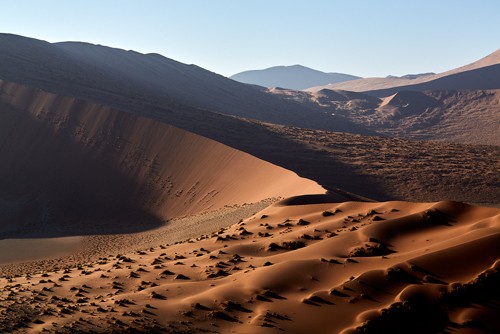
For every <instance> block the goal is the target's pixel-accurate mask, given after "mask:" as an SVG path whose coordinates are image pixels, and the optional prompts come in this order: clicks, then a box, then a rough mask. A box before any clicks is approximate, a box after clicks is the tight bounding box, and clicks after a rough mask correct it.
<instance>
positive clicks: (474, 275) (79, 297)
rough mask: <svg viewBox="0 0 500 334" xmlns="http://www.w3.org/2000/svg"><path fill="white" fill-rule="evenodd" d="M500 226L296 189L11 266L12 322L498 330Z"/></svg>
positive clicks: (1, 304) (454, 210)
mask: <svg viewBox="0 0 500 334" xmlns="http://www.w3.org/2000/svg"><path fill="white" fill-rule="evenodd" d="M315 202H318V203H319V204H315ZM303 203H308V204H303ZM499 224H500V210H499V209H495V208H484V207H482V208H481V207H475V206H470V205H466V204H462V203H457V202H449V201H448V202H446V201H445V202H437V203H408V202H385V203H361V202H344V203H328V202H326V203H325V201H324V200H323V199H322V198H321V196H316V197H312V198H310V197H309V198H308V197H307V196H306V197H304V196H302V197H295V198H290V199H287V200H284V201H282V202H278V203H275V204H273V205H271V206H269V207H267V208H266V209H264V210H262V211H260V212H258V213H257V214H255V215H253V216H251V217H249V218H247V219H244V220H242V221H240V222H239V223H236V224H233V225H231V226H229V227H226V228H221V229H219V230H218V231H214V232H212V233H206V234H203V235H201V236H199V237H197V238H190V239H188V240H184V241H182V242H180V243H178V242H177V243H172V244H162V243H161V241H160V240H157V241H158V242H159V243H158V244H156V245H153V244H152V245H151V246H150V247H149V248H147V249H143V250H139V251H135V252H123V253H120V254H113V255H109V256H104V257H101V258H100V259H98V260H96V261H90V262H87V263H85V264H80V265H78V266H67V267H60V268H58V270H51V269H47V270H44V271H43V272H41V271H40V272H36V273H32V274H25V275H21V276H8V277H3V278H1V279H0V286H1V293H0V315H1V316H0V319H1V322H0V330H2V331H5V332H9V331H17V330H19V331H21V332H27V333H36V332H41V331H44V332H58V333H71V332H75V331H83V332H90V331H94V332H103V331H105V332H111V331H114V332H134V331H145V332H163V331H164V332H171V333H192V332H197V333H198V332H200V333H201V332H210V333H229V332H237V333H275V332H276V333H278V332H282V331H286V332H287V333H304V332H314V333H338V332H342V333H354V332H366V333H424V332H426V333H431V332H440V331H444V330H446V331H447V332H449V333H492V332H498V330H500V323H499V322H498V317H497V316H496V314H497V312H496V310H497V309H496V308H497V307H498V306H496V304H495V302H496V301H498V299H497V298H498V277H499V263H498V259H499V256H500V248H499V247H498V245H499V242H500V233H499V232H500V230H499V226H500V225H499ZM422 319H425V321H422Z"/></svg>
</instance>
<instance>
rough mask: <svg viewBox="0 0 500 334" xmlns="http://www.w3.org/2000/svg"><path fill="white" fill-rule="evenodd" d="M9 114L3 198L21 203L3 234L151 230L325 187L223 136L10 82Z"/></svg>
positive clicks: (0, 137)
mask: <svg viewBox="0 0 500 334" xmlns="http://www.w3.org/2000/svg"><path fill="white" fill-rule="evenodd" d="M0 118H1V121H0V142H1V143H2V146H1V147H0V155H1V156H2V159H1V160H0V175H1V179H0V183H1V184H0V185H1V187H0V189H1V191H0V200H1V202H0V203H2V207H3V206H5V205H6V203H13V204H12V207H13V210H11V212H10V214H9V215H3V216H2V218H3V219H2V223H1V225H0V226H1V232H6V231H9V230H16V229H20V228H22V227H25V228H26V230H25V231H24V235H25V234H26V233H28V234H29V233H33V231H34V229H41V231H39V232H42V233H43V231H46V230H47V229H48V230H50V229H52V230H53V231H52V232H53V233H62V234H65V233H74V232H76V231H79V233H86V232H85V231H87V232H88V231H92V230H93V229H94V227H95V226H97V225H98V224H97V223H94V224H90V225H91V226H89V224H88V223H87V221H89V220H94V221H95V220H98V221H100V224H104V226H103V228H104V229H105V228H114V229H115V230H116V231H119V230H121V229H122V228H124V227H125V226H124V225H125V223H126V222H128V223H130V224H131V225H134V226H133V227H135V228H137V229H142V228H143V226H141V224H144V227H145V226H147V225H148V224H147V223H151V222H154V221H158V220H164V219H168V218H173V217H176V216H179V215H187V214H194V213H199V212H203V211H205V210H209V209H217V208H221V207H224V206H225V205H233V204H243V203H251V202H258V201H260V200H262V199H265V198H270V197H280V196H289V195H292V194H299V193H302V192H312V193H316V192H319V193H321V192H324V190H323V189H322V188H321V187H320V186H318V185H317V184H316V183H315V182H312V181H309V180H306V179H301V178H299V177H298V176H297V175H296V174H294V173H293V172H290V171H288V170H285V169H283V168H280V167H277V166H274V165H272V164H270V163H267V162H265V161H262V160H259V159H257V158H254V157H252V156H250V155H248V154H245V153H243V152H240V151H237V150H234V149H232V148H230V147H227V146H225V145H222V144H220V143H217V142H215V141H212V140H209V139H206V138H203V137H200V136H197V135H194V134H191V133H188V132H186V131H183V130H179V129H177V128H174V127H172V126H169V125H166V124H163V123H160V122H156V121H153V120H150V119H144V118H141V117H138V116H134V115H130V114H127V113H123V112H118V111H114V110H111V109H109V108H107V107H104V106H102V105H98V104H95V103H91V102H87V101H82V100H77V99H75V98H71V97H62V96H57V95H54V94H50V93H46V92H43V91H40V90H37V89H34V88H29V87H23V86H20V85H16V84H12V83H6V82H1V83H0ZM131 215H132V216H131ZM14 218H15V221H16V224H12V223H11V221H13V220H14ZM133 219H136V220H137V219H138V221H135V222H133V223H132V222H131V220H133ZM20 221H23V223H24V224H20ZM48 222H50V224H48ZM115 223H117V224H116V225H113V224H115ZM22 225H24V226H22ZM48 225H50V228H49V226H48ZM127 226H128V225H127ZM61 227H64V229H62V230H61ZM129 227H130V226H129ZM34 233H35V234H36V232H34ZM47 233H49V234H50V232H47Z"/></svg>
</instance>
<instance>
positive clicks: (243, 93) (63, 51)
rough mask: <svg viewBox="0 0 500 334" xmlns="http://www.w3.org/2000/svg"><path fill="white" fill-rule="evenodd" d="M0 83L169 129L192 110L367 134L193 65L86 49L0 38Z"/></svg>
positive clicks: (97, 47) (99, 47) (337, 119)
mask: <svg viewBox="0 0 500 334" xmlns="http://www.w3.org/2000/svg"><path fill="white" fill-rule="evenodd" d="M0 79H3V80H6V81H9V82H16V83H19V84H24V85H28V86H32V87H37V88H40V89H43V90H45V91H48V92H51V93H55V94H59V95H64V96H74V97H77V98H82V99H86V100H93V101H96V102H99V103H103V104H106V105H109V106H111V107H112V108H115V109H118V110H120V111H126V112H130V113H134V114H138V115H141V116H146V117H151V118H156V119H160V120H162V121H164V122H166V123H168V124H172V123H171V121H172V120H179V119H183V118H185V117H186V113H188V112H192V111H194V112H198V113H200V114H202V115H203V114H207V113H209V112H216V113H221V114H225V115H235V116H240V117H247V118H252V119H258V120H261V121H266V122H274V123H278V124H292V125H296V126H299V125H301V126H307V127H312V128H320V129H330V130H335V131H346V132H360V133H367V131H365V130H364V129H363V127H360V126H359V125H355V124H352V123H351V122H349V121H347V120H345V119H343V118H341V117H332V116H329V115H324V114H323V113H322V112H318V110H311V109H310V108H307V107H306V106H303V105H301V104H298V103H294V102H290V101H286V100H284V99H281V98H279V97H277V96H274V95H272V94H268V93H266V92H265V91H263V90H262V88H261V87H260V88H259V87H254V86H251V85H248V84H243V83H240V82H236V81H234V80H231V79H228V78H225V77H223V76H221V75H218V74H216V73H213V72H210V71H207V70H205V69H203V68H201V67H198V66H196V65H188V64H183V63H180V62H177V61H175V60H173V59H169V58H166V57H163V56H161V55H159V54H141V53H138V52H135V51H126V50H121V49H116V48H110V47H106V46H102V45H93V44H89V43H81V42H64V43H53V44H51V43H48V42H45V41H41V40H36V39H32V38H26V37H22V36H16V35H10V34H0ZM160 108H161V109H162V110H158V109H160ZM184 129H186V130H188V131H191V132H192V129H187V128H184Z"/></svg>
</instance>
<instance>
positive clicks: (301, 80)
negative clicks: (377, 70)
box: [230, 65, 360, 90]
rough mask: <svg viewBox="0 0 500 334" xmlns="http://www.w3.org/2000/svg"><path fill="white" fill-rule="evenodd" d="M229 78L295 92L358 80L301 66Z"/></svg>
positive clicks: (352, 76) (275, 68)
mask: <svg viewBox="0 0 500 334" xmlns="http://www.w3.org/2000/svg"><path fill="white" fill-rule="evenodd" d="M230 78H231V79H233V80H236V81H239V82H243V83H248V84H254V85H259V86H263V87H268V88H271V87H281V88H288V89H297V90H302V89H306V88H309V87H314V86H320V85H328V84H333V83H339V82H345V81H350V80H355V79H360V77H357V76H354V75H350V74H343V73H325V72H321V71H317V70H314V69H312V68H308V67H305V66H302V65H293V66H275V67H270V68H267V69H264V70H252V71H245V72H240V73H237V74H235V75H233V76H231V77H230Z"/></svg>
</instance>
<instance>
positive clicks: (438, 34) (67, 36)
mask: <svg viewBox="0 0 500 334" xmlns="http://www.w3.org/2000/svg"><path fill="white" fill-rule="evenodd" d="M499 13H500V1H498V0H475V1H474V0H470V1H463V0H415V1H414V0H408V1H404V0H379V1H374V0H364V1H362V0H344V1H336V0H304V1H302V0H301V1H299V0H252V1H250V0H162V1H160V0H142V1H139V0H136V1H131V0H120V1H118V0H101V1H94V0H86V1H80V0H65V1H63V0H45V1H39V0H32V1H26V0H15V1H13V0H0V32H5V33H13V34H18V35H24V36H28V37H33V38H38V39H43V40H46V41H49V42H59V41H85V42H90V43H95V44H103V45H108V46H114V47H119V48H123V49H127V50H130V49H132V50H136V51H139V52H143V53H149V52H155V53H160V54H162V55H164V56H166V57H168V58H173V59H175V60H178V61H181V62H184V63H189V64H191V63H193V64H196V65H199V66H201V67H204V68H206V69H208V70H211V71H214V72H217V73H220V74H222V75H226V76H229V75H232V74H234V73H237V72H240V71H244V70H248V69H260V68H266V67H270V66H275V65H293V64H302V65H305V66H309V67H312V68H315V69H318V70H322V71H326V72H343V73H349V74H355V75H359V76H365V77H367V76H386V75H389V74H391V75H403V74H408V73H421V72H428V71H433V72H442V71H445V70H448V69H451V68H454V67H457V66H461V65H464V64H466V63H470V62H472V61H474V60H477V59H479V58H481V57H483V56H486V55H487V54H489V53H491V52H493V51H495V50H497V49H499V48H500V19H499V15H500V14H499Z"/></svg>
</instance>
